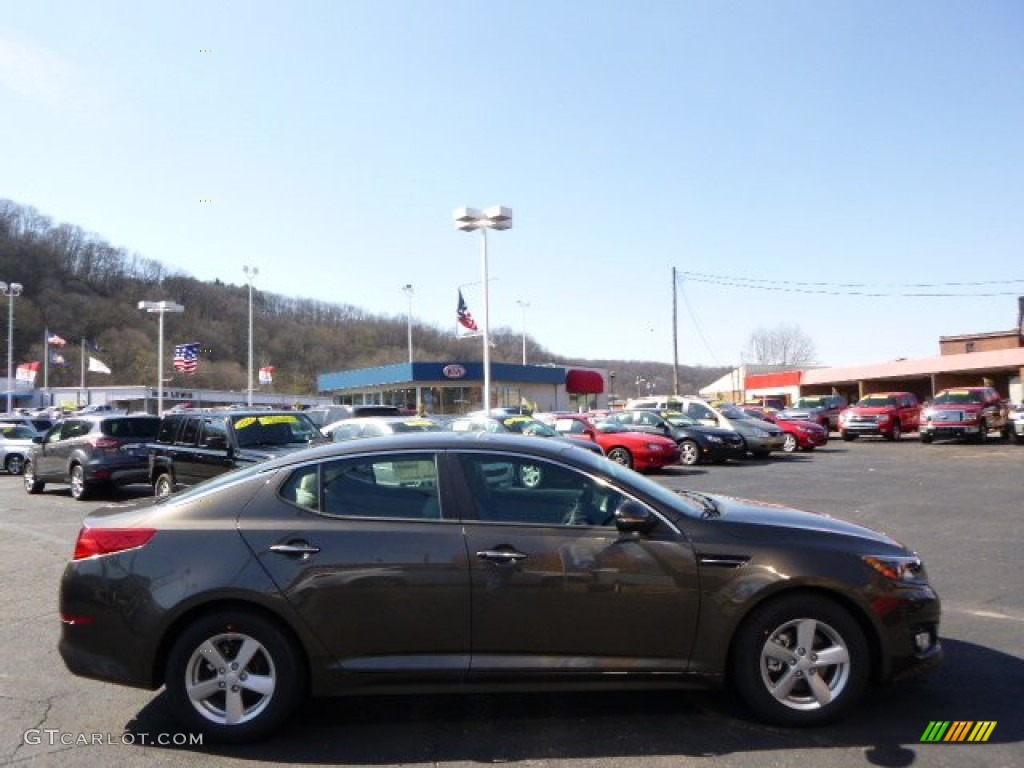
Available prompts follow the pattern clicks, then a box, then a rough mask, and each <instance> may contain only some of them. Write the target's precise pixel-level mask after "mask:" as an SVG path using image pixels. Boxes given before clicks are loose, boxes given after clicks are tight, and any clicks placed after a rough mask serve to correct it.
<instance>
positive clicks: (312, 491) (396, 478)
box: [280, 453, 442, 520]
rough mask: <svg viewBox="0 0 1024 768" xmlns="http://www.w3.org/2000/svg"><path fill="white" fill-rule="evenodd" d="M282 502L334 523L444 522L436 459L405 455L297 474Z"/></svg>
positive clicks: (330, 464)
mask: <svg viewBox="0 0 1024 768" xmlns="http://www.w3.org/2000/svg"><path fill="white" fill-rule="evenodd" d="M280 494H281V496H282V497H283V498H284V499H286V500H287V501H290V502H292V503H294V504H298V505H299V506H302V507H305V508H307V509H310V510H313V511H316V512H319V513H320V514H323V515H328V516H331V517H368V518H369V517H372V518H380V517H385V518H399V519H404V520H439V519H441V517H442V515H441V503H440V497H439V494H438V476H437V461H436V457H435V456H434V455H433V454H430V453H402V454H386V455H375V456H363V457H356V458H348V459H337V460H334V461H327V462H322V463H319V464H312V465H307V466H305V467H301V468H300V469H297V470H295V471H294V472H293V473H292V474H291V475H290V476H289V478H288V479H287V480H286V481H285V483H284V484H283V485H282V486H281V490H280Z"/></svg>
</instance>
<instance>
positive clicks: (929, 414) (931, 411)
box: [924, 408, 935, 421]
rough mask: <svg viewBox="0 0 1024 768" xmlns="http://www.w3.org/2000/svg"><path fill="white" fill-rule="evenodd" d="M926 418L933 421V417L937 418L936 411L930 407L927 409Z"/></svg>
mask: <svg viewBox="0 0 1024 768" xmlns="http://www.w3.org/2000/svg"><path fill="white" fill-rule="evenodd" d="M924 418H925V421H931V420H932V419H934V418H935V411H933V410H932V409H931V408H929V409H928V410H927V411H925V412H924Z"/></svg>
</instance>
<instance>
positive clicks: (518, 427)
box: [501, 416, 558, 437]
mask: <svg viewBox="0 0 1024 768" xmlns="http://www.w3.org/2000/svg"><path fill="white" fill-rule="evenodd" d="M501 426H503V427H504V428H505V429H506V430H508V431H509V432H515V433H516V434H519V435H537V436H540V437H557V436H558V433H557V432H555V430H553V429H552V428H551V427H549V426H548V425H547V424H545V423H544V422H542V421H537V420H536V419H531V418H530V417H529V416H507V417H505V418H504V419H501Z"/></svg>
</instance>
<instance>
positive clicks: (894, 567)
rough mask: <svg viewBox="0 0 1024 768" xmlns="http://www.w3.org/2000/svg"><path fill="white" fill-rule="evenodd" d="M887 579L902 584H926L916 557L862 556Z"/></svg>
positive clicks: (924, 575)
mask: <svg viewBox="0 0 1024 768" xmlns="http://www.w3.org/2000/svg"><path fill="white" fill-rule="evenodd" d="M861 560H863V561H864V562H865V563H867V564H868V565H870V566H871V567H872V568H874V569H875V570H876V571H878V572H879V573H880V574H882V575H883V576H885V578H887V579H892V580H893V581H898V582H901V583H903V584H927V583H928V576H927V575H926V574H925V571H924V563H922V562H921V558H919V557H917V556H916V555H907V556H899V555H864V556H862V557H861Z"/></svg>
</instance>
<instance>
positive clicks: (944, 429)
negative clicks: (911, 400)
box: [921, 387, 1009, 443]
mask: <svg viewBox="0 0 1024 768" xmlns="http://www.w3.org/2000/svg"><path fill="white" fill-rule="evenodd" d="M1008 424H1009V419H1008V416H1007V407H1006V403H1005V402H1004V401H1003V398H1002V397H1001V396H1000V395H999V393H998V392H997V391H996V390H995V389H993V388H992V387H956V388H954V389H944V390H942V391H941V392H939V394H937V395H936V396H935V397H934V398H933V399H932V401H931V403H930V404H929V405H928V407H927V408H926V409H925V411H924V418H923V419H922V421H921V442H922V443H930V442H931V441H932V440H934V439H936V438H940V439H941V438H958V437H969V438H973V439H974V441H975V442H978V443H983V442H985V440H986V439H988V433H989V432H990V431H991V430H993V429H997V430H999V431H1000V432H1002V433H1003V434H1006V433H1007V430H1008Z"/></svg>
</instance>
